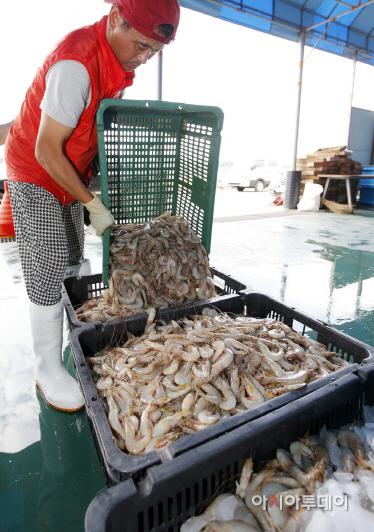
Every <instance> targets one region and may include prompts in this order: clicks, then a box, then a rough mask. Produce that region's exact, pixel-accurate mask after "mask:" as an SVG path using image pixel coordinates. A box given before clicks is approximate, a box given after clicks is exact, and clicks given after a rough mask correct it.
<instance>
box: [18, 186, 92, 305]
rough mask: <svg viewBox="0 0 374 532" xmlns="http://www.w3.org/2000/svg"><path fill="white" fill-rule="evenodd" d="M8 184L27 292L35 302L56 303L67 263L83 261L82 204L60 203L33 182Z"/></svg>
mask: <svg viewBox="0 0 374 532" xmlns="http://www.w3.org/2000/svg"><path fill="white" fill-rule="evenodd" d="M8 184H9V197H10V202H11V206H12V214H13V221H14V228H15V232H16V239H17V243H18V247H19V254H20V257H21V265H22V272H23V276H24V279H25V284H26V290H27V295H28V297H29V299H30V301H31V302H32V303H35V304H36V305H43V306H49V305H55V304H56V303H58V302H59V301H60V299H61V286H62V281H63V278H64V274H65V270H66V268H67V266H72V265H74V264H79V263H80V262H82V261H83V251H84V223H83V205H82V204H81V203H80V202H79V201H75V202H74V203H73V204H71V205H68V206H64V205H61V203H60V202H59V201H58V200H57V199H56V198H55V197H54V196H53V194H51V193H50V192H48V191H47V190H46V189H45V188H43V187H37V186H35V185H34V184H33V183H21V182H18V181H9V182H8Z"/></svg>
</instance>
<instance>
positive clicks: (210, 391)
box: [198, 383, 222, 405]
mask: <svg viewBox="0 0 374 532" xmlns="http://www.w3.org/2000/svg"><path fill="white" fill-rule="evenodd" d="M201 389H202V390H203V391H204V392H206V393H205V394H204V393H203V392H202V391H201ZM201 389H200V390H198V393H199V394H200V395H201V396H202V397H204V399H206V400H207V401H208V402H209V403H213V404H215V405H219V404H220V403H222V396H221V394H220V393H219V391H218V390H217V389H216V388H215V387H214V386H212V385H211V384H208V383H204V384H203V385H202V386H201Z"/></svg>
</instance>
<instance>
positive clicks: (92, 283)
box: [62, 268, 247, 329]
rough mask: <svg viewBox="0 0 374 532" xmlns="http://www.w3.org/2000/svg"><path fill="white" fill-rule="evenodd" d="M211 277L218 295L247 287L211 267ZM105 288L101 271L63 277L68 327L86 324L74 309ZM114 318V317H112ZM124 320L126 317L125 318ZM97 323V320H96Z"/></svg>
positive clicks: (73, 327)
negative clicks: (92, 273) (93, 273)
mask: <svg viewBox="0 0 374 532" xmlns="http://www.w3.org/2000/svg"><path fill="white" fill-rule="evenodd" d="M211 272H212V279H213V282H214V286H215V287H216V292H217V294H218V295H220V296H221V295H228V294H238V293H239V292H240V291H241V290H245V289H246V288H247V287H246V286H245V285H244V284H243V283H240V282H239V281H236V280H235V279H233V278H232V277H231V276H230V275H225V274H224V273H222V272H220V271H218V270H216V269H215V268H211ZM105 288H107V287H106V286H105V285H104V283H103V276H102V274H101V273H98V274H95V275H87V276H84V277H67V278H66V279H64V288H63V290H62V301H63V304H64V307H65V310H66V315H67V317H68V322H69V327H70V329H76V328H77V327H83V326H87V323H84V322H82V321H79V320H78V318H77V315H76V313H75V309H77V308H79V307H80V306H81V305H83V303H85V302H86V301H88V300H89V299H91V298H93V297H98V296H99V295H100V294H101V293H102V292H103V291H104V290H105ZM114 319H115V318H114ZM125 319H126V320H127V319H128V318H125ZM97 323H99V322H97Z"/></svg>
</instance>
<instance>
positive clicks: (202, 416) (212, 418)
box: [197, 410, 221, 425]
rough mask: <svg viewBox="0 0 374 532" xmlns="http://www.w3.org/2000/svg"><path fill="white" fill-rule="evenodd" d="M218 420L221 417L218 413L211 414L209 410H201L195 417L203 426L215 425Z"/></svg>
mask: <svg viewBox="0 0 374 532" xmlns="http://www.w3.org/2000/svg"><path fill="white" fill-rule="evenodd" d="M220 418H221V415H220V414H219V413H218V412H217V413H215V414H212V412H209V410H202V411H201V412H200V413H199V415H198V416H197V419H198V421H200V423H203V424H204V425H213V424H214V423H217V421H219V420H220Z"/></svg>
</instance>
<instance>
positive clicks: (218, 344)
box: [212, 340, 225, 362]
mask: <svg viewBox="0 0 374 532" xmlns="http://www.w3.org/2000/svg"><path fill="white" fill-rule="evenodd" d="M213 349H214V355H213V359H212V361H213V362H215V361H216V360H217V358H218V357H219V356H220V355H221V354H222V353H223V351H224V349H225V344H224V342H222V340H214V342H213Z"/></svg>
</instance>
